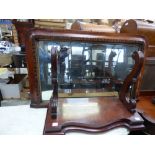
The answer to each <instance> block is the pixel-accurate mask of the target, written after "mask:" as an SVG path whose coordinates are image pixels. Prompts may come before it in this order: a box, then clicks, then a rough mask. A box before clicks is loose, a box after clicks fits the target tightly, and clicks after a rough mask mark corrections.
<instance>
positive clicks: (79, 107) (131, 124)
mask: <svg viewBox="0 0 155 155" xmlns="http://www.w3.org/2000/svg"><path fill="white" fill-rule="evenodd" d="M49 106H50V105H49ZM53 123H58V126H52V125H53ZM116 127H126V128H128V129H129V130H130V131H132V130H142V129H143V128H144V126H143V119H142V118H141V117H140V116H139V115H138V113H136V112H135V113H134V114H132V113H130V112H129V111H128V110H127V109H126V108H125V106H123V104H122V102H121V101H120V100H119V98H118V97H97V98H95V97H93V98H74V99H71V98H70V99H69V98H59V107H58V116H57V119H51V111H50V108H48V112H47V117H46V122H45V128H44V134H65V133H67V132H72V131H75V132H76V131H81V132H89V133H98V132H104V131H107V130H110V129H113V128H116Z"/></svg>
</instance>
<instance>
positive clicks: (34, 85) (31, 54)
mask: <svg viewBox="0 0 155 155" xmlns="http://www.w3.org/2000/svg"><path fill="white" fill-rule="evenodd" d="M38 40H54V41H81V42H86V41H87V42H111V43H113V42H116V43H119V42H121V43H131V44H141V45H143V47H144V49H143V51H144V53H145V51H146V50H147V44H146V41H145V38H144V37H142V36H140V35H129V34H111V33H104V32H88V31H75V30H58V29H57V30H56V29H55V30H54V29H53V30H48V29H40V28H33V29H31V30H29V32H28V33H27V35H26V53H27V61H28V74H29V82H30V94H31V107H37V108H39V107H47V104H48V103H47V104H42V103H41V94H40V85H39V80H38V76H39V75H38V66H37V61H38V60H37V53H36V48H35V42H36V41H38ZM139 54H140V53H139ZM139 58H140V59H139V60H138V57H137V54H135V59H136V60H137V62H139V65H137V66H135V68H137V67H140V66H141V65H142V57H141V56H140V57H139ZM135 74H137V72H136V73H135V72H134V73H133V75H131V76H132V77H134V76H135ZM131 80H133V79H130V77H128V79H127V81H128V82H129V81H130V82H131ZM128 82H127V83H128ZM130 82H129V83H130ZM137 85H138V86H139V83H138V84H137ZM123 89H126V88H125V87H124V88H123ZM137 90H138V89H137ZM121 92H123V90H122V91H121ZM137 92H138V91H137ZM120 99H121V100H122V101H123V100H124V99H122V95H120ZM132 108H133V109H134V108H135V106H133V107H132Z"/></svg>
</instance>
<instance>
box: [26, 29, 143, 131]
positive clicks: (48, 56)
mask: <svg viewBox="0 0 155 155" xmlns="http://www.w3.org/2000/svg"><path fill="white" fill-rule="evenodd" d="M26 51H27V53H28V55H27V58H28V71H29V82H30V91H31V107H37V108H38V107H47V108H48V111H47V116H46V121H45V127H44V134H67V133H69V132H72V131H76V132H77V131H80V132H88V133H101V132H106V131H108V130H111V129H115V128H119V127H120V128H122V127H123V128H125V129H127V130H128V131H132V130H142V129H143V128H144V125H143V119H142V118H141V117H140V115H139V114H138V113H137V112H136V110H135V108H136V101H137V97H138V91H139V85H140V82H141V76H139V75H140V73H141V68H142V66H143V60H144V52H145V51H146V43H145V39H144V38H143V37H141V36H132V35H123V34H109V33H102V32H100V33H98V32H89V31H88V32H86V31H75V30H47V29H38V28H35V29H32V30H31V31H30V32H29V35H28V36H27V41H26Z"/></svg>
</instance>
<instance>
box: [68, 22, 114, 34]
mask: <svg viewBox="0 0 155 155" xmlns="http://www.w3.org/2000/svg"><path fill="white" fill-rule="evenodd" d="M71 29H72V30H82V31H97V32H109V33H116V31H115V29H114V28H112V26H109V25H97V24H92V23H85V22H80V21H78V20H77V21H75V22H74V23H73V24H72V26H71Z"/></svg>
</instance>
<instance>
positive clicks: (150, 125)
mask: <svg viewBox="0 0 155 155" xmlns="http://www.w3.org/2000/svg"><path fill="white" fill-rule="evenodd" d="M152 98H153V96H141V97H140V98H139V102H138V104H137V111H138V112H139V113H140V114H141V115H142V117H143V119H144V124H145V126H146V128H145V132H146V133H148V134H153V135H155V104H153V103H152Z"/></svg>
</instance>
